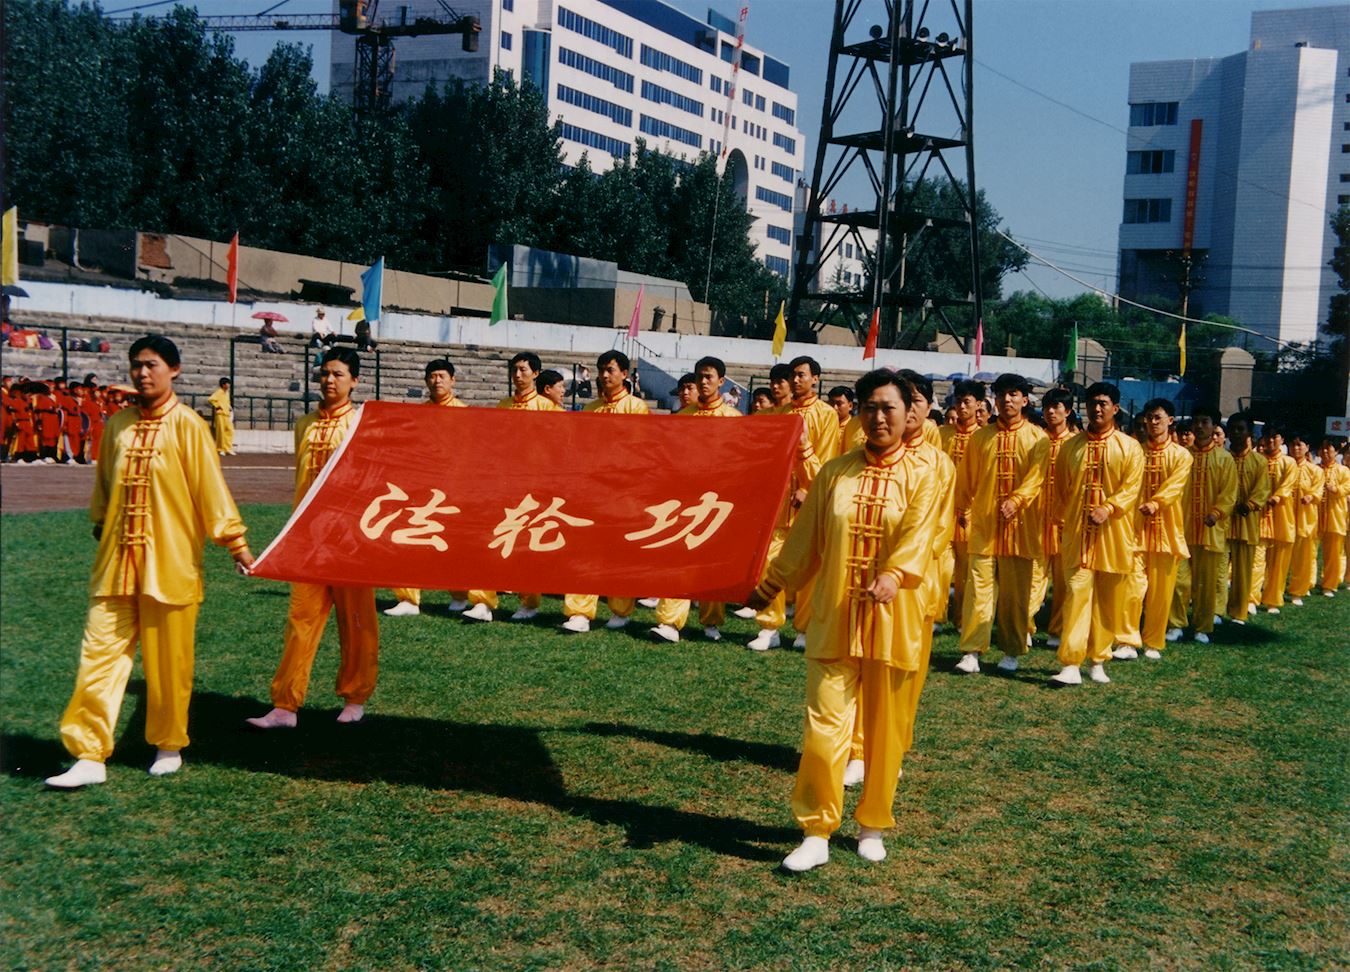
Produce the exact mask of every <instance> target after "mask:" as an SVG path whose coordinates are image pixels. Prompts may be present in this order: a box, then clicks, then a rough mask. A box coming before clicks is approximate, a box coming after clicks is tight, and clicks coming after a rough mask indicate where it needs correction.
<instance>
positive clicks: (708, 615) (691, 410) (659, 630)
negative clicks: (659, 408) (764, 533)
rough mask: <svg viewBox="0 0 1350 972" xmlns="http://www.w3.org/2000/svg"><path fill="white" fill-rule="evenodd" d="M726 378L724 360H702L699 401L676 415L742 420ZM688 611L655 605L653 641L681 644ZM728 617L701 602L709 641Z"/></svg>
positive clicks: (676, 601)
mask: <svg viewBox="0 0 1350 972" xmlns="http://www.w3.org/2000/svg"><path fill="white" fill-rule="evenodd" d="M726 374H727V366H726V365H725V364H724V363H723V361H722V359H721V358H713V357H705V358H700V359H699V361H698V363H697V364H696V365H694V375H695V376H696V379H695V380H696V381H697V387H698V400H697V401H696V402H695V403H694V404H693V405H689V406H686V407H685V408H682V409H680V410H679V412H677V413H676V414H677V415H691V416H694V417H696V418H740V417H741V413H740V412H738V411H737V410H736V409H734V408H732V407H731V406H730V405H728V404H727V403H726V402H724V401H723V400H722V395H721V393H720V391H721V388H722V381H723V379H725V378H726ZM689 607H690V604H689V601H688V600H687V599H683V598H673V597H663V598H661V599H660V600H659V601H658V602H657V604H656V627H654V628H652V629H651V633H652V635H653V637H656V638H660V639H662V640H663V641H671V642H674V641H679V640H680V632H681V631H682V630H684V625H685V622H686V621H687V620H688V619H689ZM726 617H727V606H726V605H725V604H723V603H721V602H720V601H700V602H699V605H698V621H699V624H701V625H703V637H705V638H707V639H708V640H709V641H721V640H722V631H721V627H722V623H723V622H724V621H725V620H726Z"/></svg>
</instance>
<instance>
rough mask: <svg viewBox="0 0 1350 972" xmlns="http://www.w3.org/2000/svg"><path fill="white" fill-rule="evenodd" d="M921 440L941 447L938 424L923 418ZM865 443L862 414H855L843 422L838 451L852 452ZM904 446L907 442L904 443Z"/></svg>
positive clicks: (839, 453)
mask: <svg viewBox="0 0 1350 972" xmlns="http://www.w3.org/2000/svg"><path fill="white" fill-rule="evenodd" d="M922 436H923V441H924V442H927V443H928V444H929V445H931V446H933V447H934V448H936V449H938V450H939V451H940V450H941V449H942V435H941V433H940V432H939V430H938V424H937V423H936V422H934V421H933V420H932V419H930V418H926V419H924V420H923V431H922ZM865 445H867V433H866V432H864V431H863V427H862V416H860V415H855V416H853V417H852V418H851V419H849V420H848V421H847V422H845V423H844V427H843V429H842V430H841V431H840V433H839V452H838V453H837V454H838V455H841V456H842V455H843V454H844V453H845V452H852V451H853V450H854V449H861V448H862V447H863V446H865ZM906 448H909V444H908V443H906Z"/></svg>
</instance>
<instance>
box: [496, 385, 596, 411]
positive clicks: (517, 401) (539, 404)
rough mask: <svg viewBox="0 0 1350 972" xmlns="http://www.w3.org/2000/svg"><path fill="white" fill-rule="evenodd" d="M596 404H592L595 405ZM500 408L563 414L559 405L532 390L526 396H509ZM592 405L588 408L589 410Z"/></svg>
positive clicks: (501, 403) (503, 400)
mask: <svg viewBox="0 0 1350 972" xmlns="http://www.w3.org/2000/svg"><path fill="white" fill-rule="evenodd" d="M594 404H595V402H591V405H594ZM497 407H498V408H514V409H517V410H519V411H523V412H561V411H562V409H561V408H559V407H558V405H557V403H556V402H554V401H552V400H550V399H547V398H545V397H544V396H543V395H541V394H539V393H538V392H537V391H534V390H531V391H528V392H526V393H525V394H524V395H520V396H516V395H507V396H506V397H505V398H503V399H502V400H501V401H499V402H498V403H497ZM589 407H590V405H588V406H587V408H589Z"/></svg>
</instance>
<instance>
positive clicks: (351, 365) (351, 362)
mask: <svg viewBox="0 0 1350 972" xmlns="http://www.w3.org/2000/svg"><path fill="white" fill-rule="evenodd" d="M330 361H341V362H342V363H343V364H345V365H346V366H347V370H348V371H350V372H351V373H352V377H353V378H360V377H361V356H360V355H359V354H357V353H356V349H355V348H329V349H328V350H327V351H325V352H324V353H323V358H322V359H321V360H320V361H319V367H320V368H322V367H323V366H324V365H326V364H328V362H330Z"/></svg>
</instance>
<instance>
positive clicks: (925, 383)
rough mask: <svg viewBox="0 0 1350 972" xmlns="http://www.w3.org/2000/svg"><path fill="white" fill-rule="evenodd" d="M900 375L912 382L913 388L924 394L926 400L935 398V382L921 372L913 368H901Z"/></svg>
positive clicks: (929, 400)
mask: <svg viewBox="0 0 1350 972" xmlns="http://www.w3.org/2000/svg"><path fill="white" fill-rule="evenodd" d="M899 374H900V377H902V378H904V379H905V380H906V381H908V382H909V383H910V385H911V386H912V387H913V389H914V390H915V391H916V392H918V393H919V394H920V395H922V396H923V400H924V401H925V402H931V401H932V400H933V382H932V381H931V380H929V379H928V378H925V377H924V376H923V375H921V374H919V373H918V372H917V371H915V370H914V369H913V368H901V369H900V371H899Z"/></svg>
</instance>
